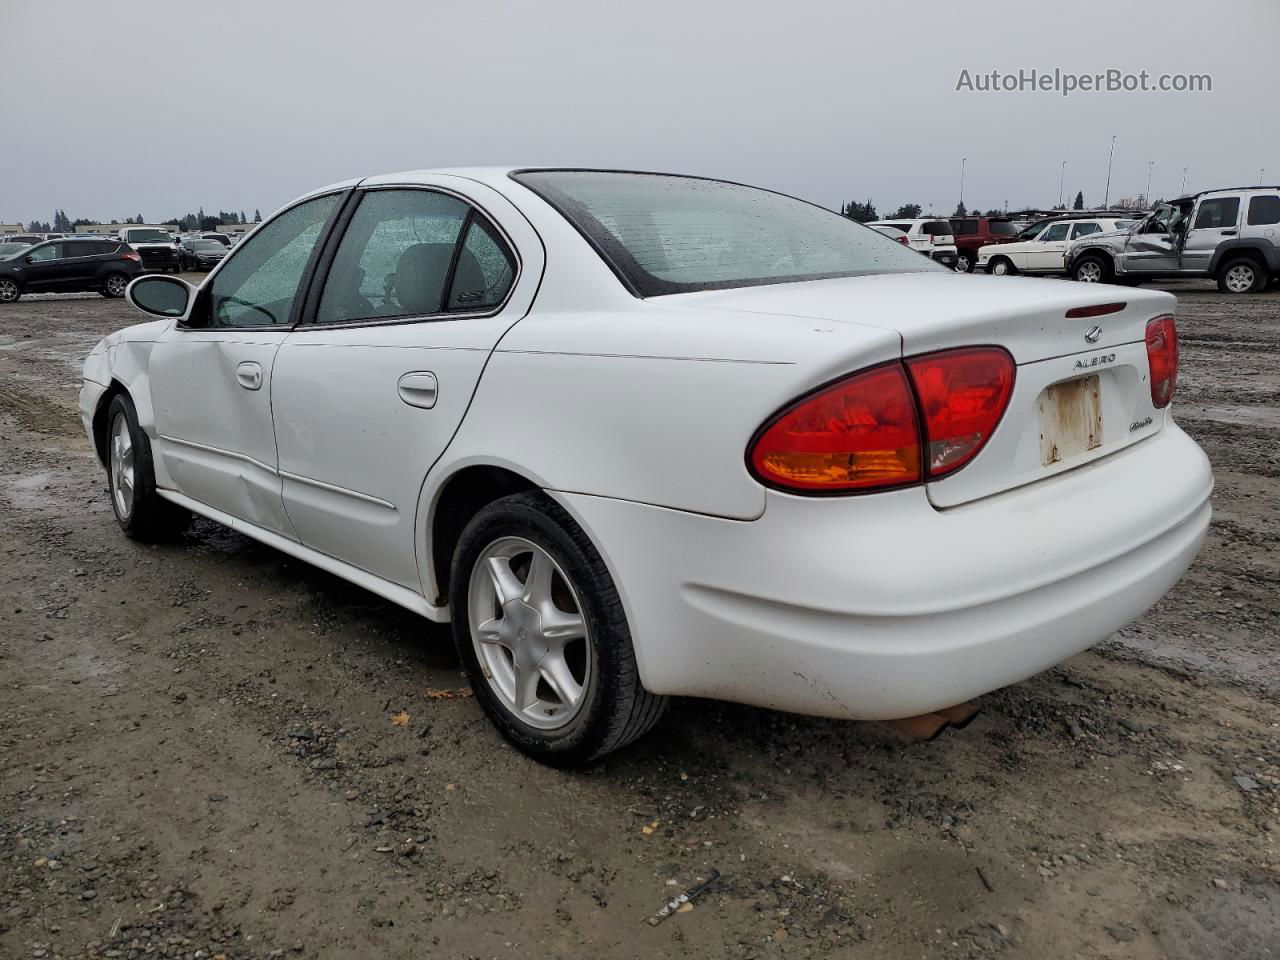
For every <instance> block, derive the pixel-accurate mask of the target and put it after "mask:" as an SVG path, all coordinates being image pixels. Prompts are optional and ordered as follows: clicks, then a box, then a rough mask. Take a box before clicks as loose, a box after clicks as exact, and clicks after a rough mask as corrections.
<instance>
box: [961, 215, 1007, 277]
mask: <svg viewBox="0 0 1280 960" xmlns="http://www.w3.org/2000/svg"><path fill="white" fill-rule="evenodd" d="M951 230H952V232H953V233H954V234H955V238H956V271H957V272H958V273H973V266H974V264H976V263H977V262H978V249H979V248H980V247H985V246H988V245H990V244H993V243H1010V242H1012V241H1013V240H1016V239H1017V238H1018V227H1017V224H1015V223H1014V222H1013V219H1012V218H1011V217H952V218H951Z"/></svg>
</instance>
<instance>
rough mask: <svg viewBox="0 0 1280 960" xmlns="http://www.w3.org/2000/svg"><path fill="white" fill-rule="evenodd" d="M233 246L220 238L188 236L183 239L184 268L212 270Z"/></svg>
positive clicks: (182, 255) (182, 256)
mask: <svg viewBox="0 0 1280 960" xmlns="http://www.w3.org/2000/svg"><path fill="white" fill-rule="evenodd" d="M230 249H231V247H230V246H229V245H228V244H225V243H222V242H221V241H219V240H212V239H208V238H206V237H200V236H195V237H186V238H184V239H183V241H182V248H181V250H182V252H181V258H182V269H184V270H212V269H213V268H214V267H216V266H217V265H218V264H219V263H221V262H222V259H223V258H224V257H225V256H226V255H227V251H228V250H230Z"/></svg>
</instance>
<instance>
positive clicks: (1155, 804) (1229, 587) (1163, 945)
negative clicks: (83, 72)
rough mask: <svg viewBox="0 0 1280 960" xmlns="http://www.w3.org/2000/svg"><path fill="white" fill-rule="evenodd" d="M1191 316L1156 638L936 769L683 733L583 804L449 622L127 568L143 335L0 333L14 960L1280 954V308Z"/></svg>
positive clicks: (1218, 299) (811, 744) (647, 749)
mask: <svg viewBox="0 0 1280 960" xmlns="http://www.w3.org/2000/svg"><path fill="white" fill-rule="evenodd" d="M1170 289H1175V292H1177V293H1178V294H1179V296H1180V299H1181V307H1180V315H1181V320H1180V326H1181V329H1182V334H1183V357H1184V363H1183V368H1182V378H1181V382H1180V386H1179V400H1178V402H1177V416H1178V419H1179V420H1180V421H1181V422H1182V424H1183V425H1184V426H1185V427H1186V428H1187V429H1188V430H1189V431H1190V432H1191V433H1192V434H1193V435H1194V436H1195V437H1196V438H1197V439H1198V440H1199V441H1200V442H1201V443H1202V444H1203V445H1204V447H1205V449H1206V450H1207V451H1208V453H1209V456H1210V458H1211V459H1212V461H1213V463H1214V467H1215V472H1216V475H1217V483H1218V486H1217V491H1216V493H1215V495H1214V501H1215V510H1216V512H1215V516H1214V521H1213V528H1212V531H1211V533H1210V535H1209V538H1208V541H1207V543H1206V545H1205V548H1204V551H1203V552H1202V554H1201V556H1200V559H1199V560H1198V561H1197V563H1196V565H1195V566H1194V568H1193V569H1192V570H1191V571H1190V572H1189V573H1188V574H1187V576H1186V578H1185V579H1184V580H1183V581H1182V582H1181V583H1180V584H1179V585H1178V587H1177V588H1176V589H1175V590H1174V591H1173V593H1171V594H1170V596H1169V597H1168V598H1167V599H1166V600H1165V601H1164V602H1162V603H1161V604H1160V605H1159V606H1158V607H1156V609H1154V610H1153V611H1151V612H1150V613H1149V614H1147V615H1146V616H1145V617H1144V618H1143V619H1142V620H1141V621H1140V622H1138V623H1137V624H1134V625H1133V626H1131V627H1130V628H1128V629H1126V630H1123V631H1121V632H1120V633H1119V634H1117V635H1116V636H1114V637H1113V638H1111V639H1110V640H1109V641H1108V642H1107V643H1105V644H1103V645H1102V646H1101V647H1099V648H1098V649H1096V650H1094V651H1091V652H1089V653H1086V654H1083V655H1081V656H1079V657H1076V658H1075V659H1073V660H1071V661H1070V662H1068V663H1066V664H1064V665H1063V666H1061V667H1059V668H1057V669H1054V670H1051V671H1049V672H1048V673H1046V674H1044V675H1042V676H1039V677H1036V678H1034V679H1032V680H1029V681H1027V682H1025V683H1022V684H1018V685H1017V686H1014V687H1011V688H1008V689H1005V690H1001V691H999V692H996V693H993V694H991V695H989V696H986V697H983V698H982V699H981V701H980V704H981V706H982V708H983V713H982V715H981V716H980V717H979V719H978V720H977V721H975V723H974V724H973V725H972V726H970V727H969V728H968V729H967V730H965V731H963V732H960V733H948V734H945V735H944V736H943V737H942V738H941V739H939V740H937V741H935V742H932V743H909V742H905V741H904V740H902V739H901V738H900V737H899V736H898V735H897V734H896V733H894V732H892V731H890V730H888V729H886V728H885V727H883V726H880V725H876V724H853V723H836V722H830V721H824V720H812V719H806V718H802V717H793V716H786V715H782V714H776V713H770V712H767V711H763V710H755V709H748V708H743V707H736V706H730V705H722V704H715V703H706V702H696V701H684V702H678V703H676V704H675V705H674V707H673V709H672V710H671V711H670V712H669V713H668V714H667V716H666V719H665V720H664V721H663V722H662V724H661V725H660V727H659V728H658V729H657V731H656V732H655V733H654V734H653V735H651V736H649V737H648V738H647V739H646V740H644V741H643V742H642V743H640V744H639V745H637V746H636V747H634V748H632V749H629V750H627V751H625V752H623V753H621V754H619V755H616V756H614V757H611V758H609V759H608V760H606V761H605V762H603V763H600V764H599V765H597V766H595V767H593V768H592V769H590V770H588V771H586V772H580V773H561V772H556V771H553V770H549V769H545V768H542V767H539V766H535V765H534V764H532V763H530V762H529V761H527V760H525V759H524V758H523V757H521V756H520V755H519V754H517V753H515V752H514V751H513V750H511V749H509V748H508V747H506V746H505V745H504V744H503V743H502V742H501V741H500V740H499V739H498V737H497V736H496V735H495V734H494V732H493V731H492V730H491V729H490V727H489V725H488V723H487V722H486V721H485V720H484V718H483V717H482V715H481V713H480V710H479V709H478V708H477V706H476V704H475V702H474V701H473V700H471V699H469V698H468V697H466V696H465V695H460V694H457V693H456V691H458V689H459V688H461V687H463V680H462V678H461V676H460V675H459V670H458V663H457V660H456V658H455V656H454V653H453V652H452V650H451V648H450V644H449V642H448V637H447V633H446V631H445V630H444V629H442V628H439V627H433V626H431V625H429V624H427V623H425V622H423V621H420V620H418V619H416V618H415V617H413V616H411V615H409V614H407V613H404V612H402V611H401V610H399V609H398V608H396V607H394V606H392V605H391V604H389V603H387V602H384V601H382V600H380V599H378V598H376V597H374V596H372V595H371V594H368V593H365V592H363V591H361V590H359V589H357V588H354V587H351V586H348V585H346V584H344V583H343V582H341V581H339V580H337V579H335V578H333V577H331V576H328V575H326V574H323V573H320V572H318V571H316V570H313V569H310V568H309V567H307V566H305V565H303V564H301V563H298V562H296V561H293V560H290V559H288V558H286V557H285V556H284V555H283V554H280V553H277V552H275V551H273V550H271V549H268V548H266V547H262V546H259V545H258V544H256V543H254V542H253V541H251V540H248V539H246V538H245V537H243V536H239V535H236V534H233V533H230V532H228V531H226V530H224V529H222V528H220V527H217V526H215V525H213V524H212V523H208V522H205V521H197V522H196V523H195V524H194V526H193V527H192V528H191V530H190V532H189V533H188V534H187V535H186V537H185V539H184V540H183V541H182V542H181V543H178V544H172V545H165V546H157V547H148V546H142V545H139V544H136V543H133V542H131V541H129V540H126V539H125V538H124V537H123V536H122V535H121V534H120V533H119V532H118V531H117V530H116V528H115V525H114V522H113V520H112V516H111V512H110V508H109V507H108V503H107V498H106V494H105V483H104V476H103V473H102V471H101V470H100V469H99V467H98V465H97V464H96V463H95V461H94V459H93V456H92V454H91V452H90V448H89V445H88V442H87V441H86V439H85V437H84V436H83V435H82V434H81V430H80V425H79V423H78V420H77V418H76V414H75V402H76V389H77V378H78V368H79V362H80V360H81V358H82V357H83V356H84V354H85V353H86V352H87V351H88V349H89V348H90V347H91V346H92V344H93V343H94V341H95V340H96V339H97V338H98V337H100V336H101V335H103V334H105V333H107V332H108V331H110V330H112V329H114V328H117V327H119V326H123V325H125V324H128V323H132V322H134V321H135V320H136V319H137V317H136V315H135V314H134V313H133V312H132V311H131V309H130V308H129V307H127V306H126V305H125V304H124V303H122V302H120V301H107V300H104V299H102V298H99V297H92V296H91V297H79V298H71V297H63V298H45V299H31V298H27V299H24V300H23V301H22V302H20V303H19V304H16V305H10V306H6V307H4V308H3V309H0V449H3V454H4V455H3V457H2V458H0V957H5V958H9V957H14V958H22V957H33V958H39V957H130V958H132V957H188V958H192V957H194V958H206V957H219V956H222V957H226V958H240V957H264V956H289V957H294V956H296V957H335V958H337V957H341V958H352V957H358V958H364V957H370V958H374V957H376V958H409V957H414V958H419V957H427V956H439V957H475V958H488V957H608V958H614V957H617V958H626V957H698V958H716V957H779V956H789V957H856V958H892V960H899V958H968V957H987V956H995V955H1001V956H1007V957H1031V958H1046V957H1124V958H1157V957H1166V958H1179V960H1181V958H1188V960H1190V958H1197V960H1198V958H1206V957H1224V958H1226V957H1229V958H1233V960H1249V958H1261V957H1273V956H1280V742H1278V740H1280V725H1278V724H1280V709H1277V703H1278V699H1280V662H1278V660H1277V656H1276V652H1277V643H1276V641H1277V634H1278V633H1280V589H1278V587H1280V552H1277V544H1278V543H1280V409H1278V407H1277V397H1278V396H1280V294H1278V293H1276V292H1271V293H1267V294H1264V295H1259V296H1252V297H1237V298H1227V297H1224V296H1221V295H1219V294H1218V293H1217V292H1215V291H1213V290H1212V288H1211V287H1209V286H1208V285H1204V284H1182V285H1177V287H1176V288H1175V287H1170ZM400 711H404V712H406V713H407V714H408V717H409V722H408V723H407V724H406V725H403V726H398V725H396V724H393V723H392V722H391V718H392V716H393V715H396V714H398V713H399V712H400ZM712 869H715V870H718V871H719V872H720V880H719V881H718V882H717V883H716V884H714V886H713V887H712V888H711V890H710V891H709V892H708V893H707V894H706V895H705V896H703V897H702V898H700V899H699V900H698V901H697V903H696V905H695V906H694V909H693V910H692V911H690V912H687V913H682V914H677V915H676V916H674V917H672V918H671V919H669V920H667V921H666V922H665V923H664V924H662V925H660V926H656V927H655V926H649V925H647V924H646V923H645V922H644V921H645V918H646V917H648V916H649V915H651V914H652V913H654V912H655V911H656V910H657V909H658V908H659V907H660V906H661V905H662V903H663V902H664V901H665V900H666V899H668V898H669V897H671V896H672V895H674V894H675V893H678V892H680V891H681V890H684V889H685V888H687V887H689V886H690V885H692V884H694V883H695V882H697V881H698V880H699V878H705V877H707V876H708V875H709V871H711V870H712Z"/></svg>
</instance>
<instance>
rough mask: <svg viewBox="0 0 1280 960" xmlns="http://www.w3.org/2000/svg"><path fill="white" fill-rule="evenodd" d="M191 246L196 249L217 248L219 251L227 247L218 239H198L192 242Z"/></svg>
mask: <svg viewBox="0 0 1280 960" xmlns="http://www.w3.org/2000/svg"><path fill="white" fill-rule="evenodd" d="M191 247H192V249H194V250H215V251H219V252H221V251H222V250H225V249H226V247H224V246H223V245H222V244H220V243H219V242H218V241H217V240H196V241H195V242H194V243H192V244H191Z"/></svg>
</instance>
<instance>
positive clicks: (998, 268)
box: [991, 260, 1009, 277]
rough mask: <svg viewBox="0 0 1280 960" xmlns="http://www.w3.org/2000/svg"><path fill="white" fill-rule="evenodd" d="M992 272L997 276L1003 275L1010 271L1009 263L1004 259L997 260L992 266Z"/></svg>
mask: <svg viewBox="0 0 1280 960" xmlns="http://www.w3.org/2000/svg"><path fill="white" fill-rule="evenodd" d="M991 272H992V273H994V274H995V275H996V276H997V277H1003V276H1005V275H1006V274H1007V273H1008V272H1009V265H1008V264H1007V263H1005V262H1004V261H1003V260H997V261H996V263H995V264H994V265H993V266H992V267H991Z"/></svg>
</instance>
